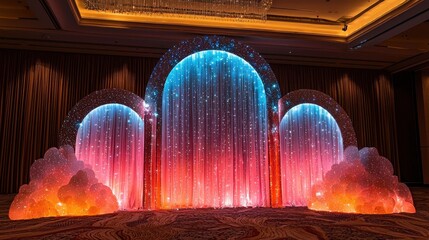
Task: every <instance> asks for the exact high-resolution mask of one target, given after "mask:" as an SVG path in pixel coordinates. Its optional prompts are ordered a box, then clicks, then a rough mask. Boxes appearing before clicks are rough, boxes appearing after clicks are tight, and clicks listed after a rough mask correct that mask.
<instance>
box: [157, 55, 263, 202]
mask: <svg viewBox="0 0 429 240" xmlns="http://www.w3.org/2000/svg"><path fill="white" fill-rule="evenodd" d="M162 115H163V121H162V123H163V126H162V157H161V201H162V207H164V208H176V207H233V206H234V207H237V206H268V205H269V179H268V178H269V169H268V157H267V103H266V97H265V91H264V86H263V85H262V82H261V79H260V77H259V75H258V74H257V73H256V71H255V70H254V69H253V68H252V67H251V66H250V65H249V64H248V63H247V62H245V61H244V60H243V59H242V58H240V57H238V56H236V55H234V54H231V53H227V52H224V51H217V50H211V51H202V52H198V53H195V54H193V55H191V56H189V57H187V58H185V59H183V60H182V61H181V62H180V63H178V64H177V65H176V67H175V68H174V69H173V70H172V71H171V73H170V75H169V76H168V78H167V81H166V84H165V87H164V92H163V108H162Z"/></svg>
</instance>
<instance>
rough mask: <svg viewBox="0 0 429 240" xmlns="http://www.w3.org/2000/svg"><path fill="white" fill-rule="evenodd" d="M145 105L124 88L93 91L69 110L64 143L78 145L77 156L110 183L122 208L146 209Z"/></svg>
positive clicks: (61, 138) (64, 125)
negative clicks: (144, 200) (144, 201)
mask: <svg viewBox="0 0 429 240" xmlns="http://www.w3.org/2000/svg"><path fill="white" fill-rule="evenodd" d="M144 116H145V105H144V102H143V99H141V98H140V97H138V96H137V95H135V94H133V93H131V92H128V91H125V90H121V89H104V90H101V91H96V92H94V93H91V94H89V95H88V96H86V97H85V98H83V99H82V100H81V101H79V102H78V103H77V104H76V105H75V106H74V107H73V109H72V110H71V111H70V112H69V114H68V116H67V117H66V119H65V121H64V122H63V125H62V128H61V131H60V145H64V144H68V145H71V146H74V147H75V152H76V157H78V158H79V160H82V161H83V162H84V163H85V164H88V165H90V166H91V168H92V169H93V170H94V172H95V174H96V177H97V178H98V180H99V181H100V182H102V183H103V184H105V185H106V186H109V187H110V188H111V189H112V192H113V194H115V196H116V198H117V200H118V203H119V207H120V208H121V209H140V208H143V207H144V205H143V197H144V195H143V192H144V122H143V119H144Z"/></svg>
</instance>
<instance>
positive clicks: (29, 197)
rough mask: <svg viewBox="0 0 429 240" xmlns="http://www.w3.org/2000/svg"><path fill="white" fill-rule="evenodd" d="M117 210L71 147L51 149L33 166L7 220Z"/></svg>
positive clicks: (111, 196) (108, 189) (101, 185)
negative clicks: (27, 182) (28, 180)
mask: <svg viewBox="0 0 429 240" xmlns="http://www.w3.org/2000/svg"><path fill="white" fill-rule="evenodd" d="M116 210H118V203H117V200H116V197H115V196H114V195H113V194H112V191H111V189H110V188H109V187H107V186H105V185H103V184H101V183H98V181H97V179H96V178H95V174H94V172H93V171H92V170H91V169H89V168H84V163H83V162H82V161H77V160H76V156H75V155H74V150H73V148H72V147H71V146H63V147H60V148H59V149H57V148H51V149H49V150H48V151H47V152H46V153H45V156H44V158H43V159H39V160H37V161H35V162H34V163H33V165H32V166H31V169H30V183H29V184H25V185H23V186H21V188H20V189H19V193H18V195H16V197H15V199H14V200H13V202H12V204H11V206H10V209H9V218H10V219H12V220H17V219H31V218H40V217H51V216H76V215H79V216H81V215H95V214H103V213H111V212H114V211H116Z"/></svg>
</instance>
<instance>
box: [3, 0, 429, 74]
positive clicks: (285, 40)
mask: <svg viewBox="0 0 429 240" xmlns="http://www.w3.org/2000/svg"><path fill="white" fill-rule="evenodd" d="M85 1H88V0H0V3H1V5H0V47H1V48H18V49H32V50H49V51H61V52H79V53H97V54H113V55H127V56H149V57H160V56H162V54H163V53H164V52H165V51H166V50H167V49H168V48H170V47H172V46H173V45H174V44H176V43H178V42H179V41H181V40H185V39H189V38H192V37H195V36H197V35H212V34H216V35H225V36H229V37H233V38H236V39H237V40H240V41H242V42H244V43H246V44H249V45H251V46H252V47H254V48H255V49H256V50H257V51H259V52H260V53H261V54H262V56H263V57H265V58H266V59H267V60H268V61H269V62H273V63H277V62H278V63H292V64H306V65H318V66H340V67H355V68H374V69H386V70H389V71H392V72H395V71H400V70H403V69H407V68H419V67H422V66H425V65H426V64H428V63H429V22H428V20H429V1H425V0H384V1H383V0H359V1H357V0H306V1H302V0H287V1H286V0H284V1H282V0H273V3H272V6H271V8H270V9H269V11H268V12H267V20H264V21H263V20H250V21H249V20H245V21H243V20H237V19H224V18H219V19H216V18H213V17H210V18H205V17H201V16H196V17H195V16H194V17H189V16H180V14H179V15H177V14H176V15H174V14H168V15H167V14H158V15H157V14H146V15H144V14H133V13H131V14H130V13H127V14H125V13H117V12H102V11H95V10H89V9H87V8H85ZM130 2H131V3H132V2H133V1H132V0H130ZM345 27H346V28H345Z"/></svg>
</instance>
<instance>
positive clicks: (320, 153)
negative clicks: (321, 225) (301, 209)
mask: <svg viewBox="0 0 429 240" xmlns="http://www.w3.org/2000/svg"><path fill="white" fill-rule="evenodd" d="M301 106H302V107H301ZM297 107H300V108H299V109H302V110H304V111H305V112H304V115H294V114H296V113H295V112H293V111H294V109H296V110H298V109H297ZM279 109H280V115H279V116H280V125H279V127H280V129H279V131H280V133H279V135H280V145H281V147H280V148H281V151H282V152H280V156H281V157H280V163H281V179H282V182H281V183H282V204H283V205H284V206H306V204H307V200H306V199H307V197H308V194H309V193H310V192H309V191H310V189H311V185H312V184H314V183H315V182H317V181H318V180H321V179H322V178H323V175H324V174H325V173H326V172H327V171H328V170H330V167H331V166H332V165H333V164H335V163H338V162H340V161H341V160H342V156H343V151H344V149H345V148H346V147H348V146H356V145H357V141H356V135H355V132H354V129H353V126H352V123H351V120H350V118H349V116H348V115H347V114H346V112H345V111H344V110H343V109H342V108H341V107H340V106H339V105H338V103H336V102H335V101H334V100H333V99H332V98H330V97H329V96H328V95H325V94H323V93H321V92H319V91H315V90H307V89H303V90H298V91H294V92H291V93H289V94H287V95H286V96H284V97H283V98H282V99H281V100H279ZM291 111H292V112H291ZM289 113H290V114H291V115H289ZM301 113H302V112H299V114H301ZM307 114H310V115H311V116H313V118H311V119H308V117H309V116H310V115H307ZM313 114H315V115H313ZM320 114H322V115H320ZM287 116H288V121H287V122H284V123H283V120H286V117H287ZM303 119H307V120H306V121H305V123H303V125H301V123H302V120H303ZM323 119H325V120H327V121H326V122H325V120H323ZM321 120H322V122H319V123H320V124H322V125H321V126H322V129H319V128H318V127H316V126H318V125H319V124H317V123H316V121H321ZM294 121H295V123H294ZM297 121H298V122H297ZM283 124H285V125H283ZM307 124H314V125H312V126H310V127H309V128H308V129H301V127H302V126H306V125H307ZM313 126H315V127H313ZM289 127H295V128H293V129H295V130H291V128H289ZM298 127H299V128H298ZM325 127H327V128H326V129H325ZM326 130H327V131H326ZM295 131H298V132H299V134H298V135H297V134H295V133H294V132H295ZM313 134H315V135H313ZM310 136H315V137H310ZM316 136H317V137H316ZM286 137H287V138H288V140H287V141H286V140H285V139H284V138H286ZM325 138H328V139H329V140H328V141H324V140H325ZM320 139H322V140H320ZM302 141H304V142H305V143H304V144H303V142H302ZM319 141H321V142H323V144H319ZM339 141H341V142H339ZM310 142H311V144H310ZM326 144H328V145H326ZM326 147H328V149H326ZM284 157H285V158H284Z"/></svg>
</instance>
